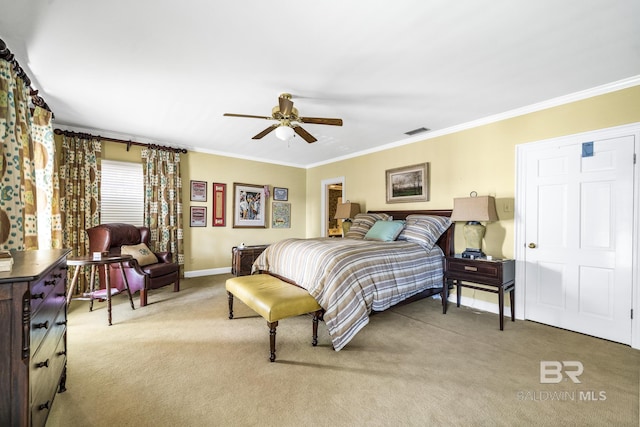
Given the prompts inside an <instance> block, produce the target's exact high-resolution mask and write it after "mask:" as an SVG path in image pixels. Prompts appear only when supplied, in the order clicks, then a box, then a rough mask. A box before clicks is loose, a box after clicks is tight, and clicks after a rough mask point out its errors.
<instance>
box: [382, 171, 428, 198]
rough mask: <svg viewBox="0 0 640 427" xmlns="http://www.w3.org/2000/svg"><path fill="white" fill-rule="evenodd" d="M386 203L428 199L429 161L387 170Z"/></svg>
mask: <svg viewBox="0 0 640 427" xmlns="http://www.w3.org/2000/svg"><path fill="white" fill-rule="evenodd" d="M386 181H387V203H403V202H427V201H429V163H420V164H417V165H411V166H405V167H401V168H395V169H389V170H387V180H386Z"/></svg>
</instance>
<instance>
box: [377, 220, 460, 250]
mask: <svg viewBox="0 0 640 427" xmlns="http://www.w3.org/2000/svg"><path fill="white" fill-rule="evenodd" d="M451 212H452V210H451V209H437V210H413V211H369V213H386V214H388V215H391V216H393V219H406V218H407V216H408V215H416V214H417V215H436V216H448V217H450V216H451ZM454 230H455V224H454V223H452V224H451V226H449V228H448V229H447V231H445V232H444V233H443V234H442V236H440V238H439V239H438V241H437V242H436V243H437V244H438V246H440V248H441V249H442V252H444V254H445V255H446V256H454V255H455V248H454V243H455V240H454V234H453V233H454Z"/></svg>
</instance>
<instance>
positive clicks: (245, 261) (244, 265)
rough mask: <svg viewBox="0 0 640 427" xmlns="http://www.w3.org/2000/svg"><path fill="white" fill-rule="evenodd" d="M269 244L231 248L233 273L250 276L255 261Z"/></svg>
mask: <svg viewBox="0 0 640 427" xmlns="http://www.w3.org/2000/svg"><path fill="white" fill-rule="evenodd" d="M267 246H269V245H255V246H243V247H238V246H234V247H233V248H231V274H233V275H234V276H248V275H249V274H251V267H252V266H253V262H254V261H255V260H256V258H258V256H259V255H260V254H261V253H262V252H263V251H264V250H265V249H266V248H267Z"/></svg>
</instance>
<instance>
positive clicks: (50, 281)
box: [44, 280, 56, 286]
mask: <svg viewBox="0 0 640 427" xmlns="http://www.w3.org/2000/svg"><path fill="white" fill-rule="evenodd" d="M44 285H45V286H55V285H56V281H55V280H45V281H44Z"/></svg>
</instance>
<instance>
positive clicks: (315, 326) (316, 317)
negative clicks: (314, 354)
mask: <svg viewBox="0 0 640 427" xmlns="http://www.w3.org/2000/svg"><path fill="white" fill-rule="evenodd" d="M321 317H322V310H318V311H316V312H314V313H313V337H312V338H311V344H312V345H313V346H314V347H315V346H317V345H318V320H320V318H321Z"/></svg>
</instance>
